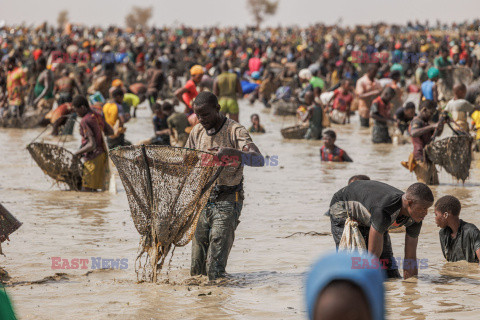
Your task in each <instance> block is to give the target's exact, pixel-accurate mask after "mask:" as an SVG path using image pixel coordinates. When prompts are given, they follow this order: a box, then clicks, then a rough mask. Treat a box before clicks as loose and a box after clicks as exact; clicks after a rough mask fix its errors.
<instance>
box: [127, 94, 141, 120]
mask: <svg viewBox="0 0 480 320" xmlns="http://www.w3.org/2000/svg"><path fill="white" fill-rule="evenodd" d="M141 102H143V101H140V98H139V97H138V96H137V95H135V94H133V93H125V94H124V95H123V107H124V109H125V108H127V109H128V110H124V111H125V112H127V113H129V114H131V115H132V117H134V118H136V117H137V106H138V105H139V104H140V103H141ZM132 109H133V112H132Z"/></svg>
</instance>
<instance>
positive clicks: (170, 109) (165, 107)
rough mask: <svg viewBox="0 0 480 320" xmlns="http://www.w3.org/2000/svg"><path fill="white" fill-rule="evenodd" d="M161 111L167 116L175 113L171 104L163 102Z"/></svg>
mask: <svg viewBox="0 0 480 320" xmlns="http://www.w3.org/2000/svg"><path fill="white" fill-rule="evenodd" d="M162 111H163V114H164V115H166V116H169V115H171V114H172V113H173V112H175V109H174V108H173V104H171V103H170V102H168V101H165V102H164V103H162Z"/></svg>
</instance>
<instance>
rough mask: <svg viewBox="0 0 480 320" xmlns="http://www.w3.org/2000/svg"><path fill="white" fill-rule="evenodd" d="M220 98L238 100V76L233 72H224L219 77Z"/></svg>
mask: <svg viewBox="0 0 480 320" xmlns="http://www.w3.org/2000/svg"><path fill="white" fill-rule="evenodd" d="M217 86H218V97H219V98H221V97H226V98H231V99H234V100H237V75H236V74H235V73H231V72H223V73H221V74H220V75H218V77H217Z"/></svg>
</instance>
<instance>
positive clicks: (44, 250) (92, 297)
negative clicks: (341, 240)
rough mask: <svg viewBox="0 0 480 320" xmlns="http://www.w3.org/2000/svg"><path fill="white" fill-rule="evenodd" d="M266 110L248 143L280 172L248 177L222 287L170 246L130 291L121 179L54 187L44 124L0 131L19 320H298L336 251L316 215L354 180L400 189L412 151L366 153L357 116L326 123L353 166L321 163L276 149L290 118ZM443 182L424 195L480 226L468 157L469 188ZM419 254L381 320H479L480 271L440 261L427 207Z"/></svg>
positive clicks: (285, 146)
mask: <svg viewBox="0 0 480 320" xmlns="http://www.w3.org/2000/svg"><path fill="white" fill-rule="evenodd" d="M261 109H262V107H261V106H260V105H255V106H254V107H251V106H248V105H246V104H244V103H242V105H241V114H240V119H241V122H242V124H244V125H246V126H248V125H249V124H250V123H249V116H250V114H252V113H254V112H255V113H259V114H260V118H261V121H262V124H263V125H264V126H265V127H266V130H267V133H266V134H264V135H255V136H254V137H253V139H254V141H255V143H257V145H258V146H259V148H260V149H261V151H262V153H263V154H264V155H268V156H271V157H272V156H278V165H276V166H273V165H272V166H267V167H264V168H246V170H245V202H244V208H243V211H242V215H241V217H240V220H241V221H242V222H241V223H240V225H239V226H238V229H237V232H236V240H235V244H234V247H233V248H232V252H231V254H230V259H229V264H228V266H227V271H228V272H230V273H231V278H230V279H227V280H226V281H222V282H220V283H214V284H209V283H208V282H207V281H206V279H204V278H202V277H200V278H191V277H190V275H189V267H190V254H191V252H190V250H191V248H190V245H188V246H186V247H183V248H177V250H176V251H175V255H174V257H173V258H172V261H171V264H170V266H168V267H167V268H165V269H164V270H163V271H162V274H160V277H159V281H158V283H157V284H150V283H137V281H136V274H135V268H134V260H135V257H136V253H137V247H138V241H139V238H140V236H139V234H138V233H137V231H136V230H135V227H134V225H133V222H132V219H131V217H130V213H129V209H128V203H127V198H126V195H125V191H124V190H123V187H122V185H121V183H120V180H119V179H118V178H117V185H118V189H119V192H118V194H116V195H114V194H110V193H96V194H86V193H79V192H70V191H62V190H60V189H59V187H58V186H57V185H56V184H54V183H52V181H51V180H50V179H49V178H47V177H46V176H45V175H44V174H43V172H42V171H41V170H40V169H39V168H38V167H37V166H36V164H35V163H34V161H33V160H32V159H31V158H30V156H29V154H28V152H27V151H26V150H25V146H26V145H27V144H28V143H29V142H30V141H31V140H32V139H33V138H35V137H36V136H37V135H38V134H39V133H40V132H41V129H34V130H27V131H24V130H18V129H8V130H5V129H0V145H1V146H2V156H1V158H0V201H2V203H3V204H4V205H5V206H6V207H7V208H8V209H9V210H10V211H11V212H12V213H13V214H14V215H15V216H16V217H17V218H18V219H19V220H20V221H22V222H23V226H22V227H21V228H20V229H19V230H18V231H17V232H16V233H15V234H13V235H12V236H11V242H10V243H9V244H8V245H4V246H3V249H4V252H5V254H6V257H1V258H0V261H1V266H3V267H4V268H6V270H7V271H8V272H9V274H10V277H11V279H10V285H9V286H8V287H7V291H8V292H9V293H10V295H11V298H12V300H13V303H14V306H15V309H16V312H17V313H18V315H19V318H20V319H64V318H67V317H68V318H72V317H73V318H75V319H205V318H210V319H304V318H305V317H306V316H305V310H304V302H303V281H304V276H305V272H306V271H307V270H308V268H309V266H310V264H311V263H312V262H313V261H314V260H315V259H316V258H317V257H318V256H319V255H321V254H322V253H325V252H328V251H330V250H333V248H334V242H333V239H332V238H331V236H330V222H329V220H328V219H327V217H325V216H324V215H323V214H324V213H325V212H326V211H327V209H328V204H329V202H330V199H331V197H332V195H333V193H334V192H335V191H337V190H338V189H339V188H341V187H343V186H345V185H346V183H347V180H348V178H349V177H350V176H352V175H354V174H367V175H369V176H370V177H371V178H372V179H377V180H380V181H383V182H387V183H390V184H393V185H394V186H396V187H398V188H400V189H402V190H405V189H406V188H407V187H408V186H409V185H410V184H411V183H413V182H414V181H415V177H414V175H413V174H411V173H409V172H408V171H407V170H405V169H404V168H403V167H402V166H401V165H400V161H402V160H406V159H407V157H408V154H409V153H410V152H411V149H412V146H411V145H410V144H406V145H401V146H393V145H373V144H372V143H371V142H370V140H371V136H370V132H369V130H368V129H367V130H365V129H360V128H359V125H358V122H356V121H354V123H353V124H352V125H350V126H345V127H341V126H336V127H334V129H335V130H336V131H337V136H338V139H337V144H338V145H339V146H340V147H342V148H344V149H345V150H346V151H347V152H348V153H349V155H350V156H351V157H352V158H353V160H354V162H353V163H351V164H333V163H330V164H323V163H320V161H319V148H320V146H321V143H319V142H307V141H284V140H282V138H281V135H280V129H281V128H283V127H286V126H288V125H293V124H294V123H295V119H294V118H293V117H271V116H270V115H268V114H266V113H263V112H262V110H261ZM152 134H153V126H152V124H151V119H150V114H149V111H147V110H146V109H144V110H140V111H139V118H137V119H133V120H131V121H130V122H129V123H128V130H127V134H126V136H127V138H128V139H129V140H132V141H134V142H135V141H139V140H142V139H145V138H148V137H150V136H151V135H152ZM79 144H80V140H79V137H78V129H77V128H76V129H75V137H74V139H71V140H68V141H67V142H65V146H66V147H67V148H69V149H70V150H75V149H76V148H78V146H79ZM440 182H441V183H442V184H441V185H440V186H437V187H434V188H432V189H433V192H434V195H435V197H436V198H437V197H440V196H442V195H445V194H453V195H455V196H457V197H458V198H459V199H460V201H461V202H462V206H463V209H462V218H463V219H465V220H466V221H469V222H472V223H474V224H476V225H477V226H480V215H479V214H478V213H477V210H476V204H477V199H478V198H479V196H480V188H478V186H480V161H477V160H474V162H473V164H472V171H471V176H470V178H469V180H467V181H466V182H465V184H464V185H462V184H459V183H456V182H455V181H454V180H453V179H452V178H451V177H450V176H448V175H447V174H446V173H445V172H441V173H440ZM310 231H315V232H317V233H319V234H315V233H310V234H308V233H309V232H310ZM296 232H300V233H299V234H296V235H294V236H291V237H288V236H289V235H292V234H293V233H296ZM302 233H303V234H302ZM392 242H393V249H394V256H395V257H403V243H404V235H403V234H398V233H397V234H392ZM52 257H61V258H65V259H70V261H71V259H73V258H78V259H88V260H89V261H90V263H89V264H88V269H55V270H53V269H52V260H51V259H52ZM98 257H100V258H103V259H128V267H127V268H126V269H116V270H103V271H99V270H92V269H91V267H92V263H91V259H92V258H98ZM418 258H419V259H428V268H427V269H423V270H420V271H419V273H420V275H419V277H418V279H410V280H407V281H403V280H394V281H389V282H387V283H386V288H387V312H388V315H389V318H390V319H476V318H478V312H479V309H480V307H478V295H479V294H480V286H479V284H480V271H479V268H478V266H476V265H474V264H467V263H462V262H458V263H447V262H445V260H444V259H443V256H442V252H441V249H440V244H439V238H438V228H437V227H436V225H435V223H434V218H433V211H432V210H431V211H430V213H429V215H428V216H427V218H426V220H425V221H424V224H423V228H422V233H421V235H420V239H419V248H418ZM167 260H170V257H168V259H167ZM88 271H92V272H88ZM56 273H64V275H62V276H55V274H56ZM43 279H46V281H42V280H43Z"/></svg>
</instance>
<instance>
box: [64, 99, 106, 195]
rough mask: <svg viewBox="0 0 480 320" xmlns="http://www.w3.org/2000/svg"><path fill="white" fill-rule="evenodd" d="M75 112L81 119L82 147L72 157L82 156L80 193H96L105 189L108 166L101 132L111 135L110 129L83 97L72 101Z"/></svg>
mask: <svg viewBox="0 0 480 320" xmlns="http://www.w3.org/2000/svg"><path fill="white" fill-rule="evenodd" d="M73 107H74V109H75V112H76V113H77V114H78V115H79V116H80V117H82V121H81V122H80V135H81V136H82V146H81V148H80V149H79V150H77V151H76V152H75V153H74V156H82V157H83V158H84V160H85V162H84V164H83V175H82V191H96V190H97V189H103V188H104V187H105V177H106V172H107V166H108V162H107V161H108V156H107V148H106V145H105V143H104V140H103V136H102V132H105V133H106V134H111V133H112V132H113V130H112V128H111V127H110V126H109V125H108V124H106V123H105V122H104V120H103V117H102V116H101V115H99V114H97V113H95V112H94V111H93V110H92V109H91V108H90V107H89V105H88V100H87V99H86V98H85V97H84V96H80V95H79V96H76V97H75V98H74V99H73Z"/></svg>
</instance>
